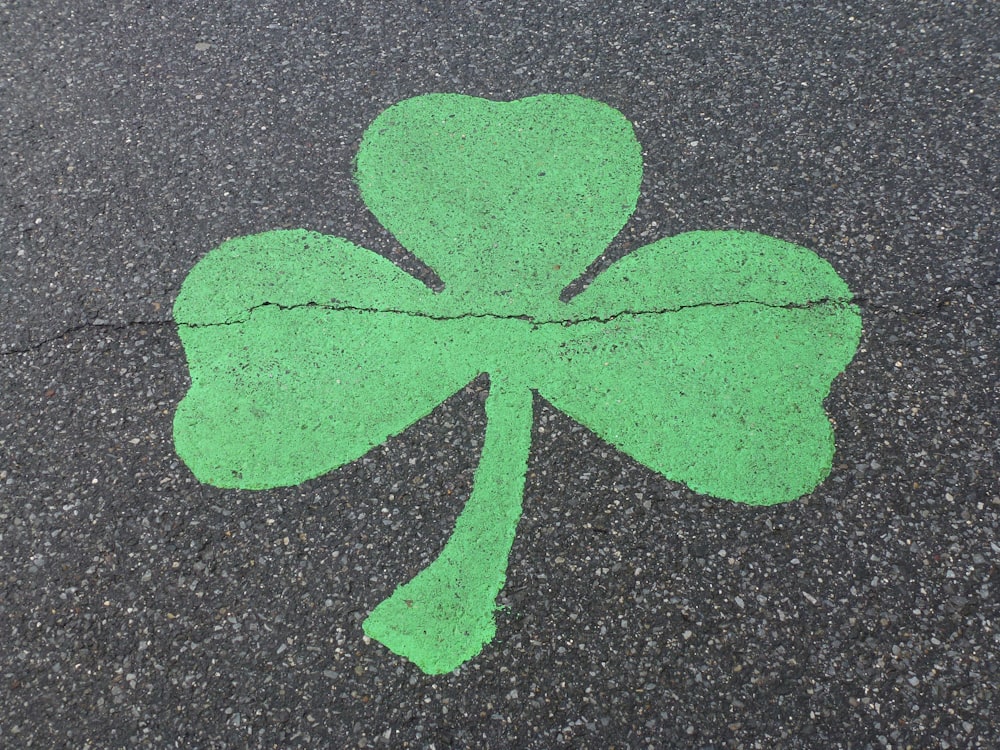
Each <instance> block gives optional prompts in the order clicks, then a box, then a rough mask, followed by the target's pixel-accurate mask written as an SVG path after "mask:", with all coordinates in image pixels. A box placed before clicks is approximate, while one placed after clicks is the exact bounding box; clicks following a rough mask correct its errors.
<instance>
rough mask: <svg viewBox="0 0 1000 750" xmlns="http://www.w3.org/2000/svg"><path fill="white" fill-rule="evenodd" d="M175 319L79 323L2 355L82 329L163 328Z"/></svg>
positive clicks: (28, 350) (22, 351)
mask: <svg viewBox="0 0 1000 750" xmlns="http://www.w3.org/2000/svg"><path fill="white" fill-rule="evenodd" d="M173 325H174V321H173V320H170V319H166V320H126V321H119V322H117V323H96V322H93V321H91V322H89V323H80V324H79V325H75V326H71V327H70V328H66V329H64V330H62V331H60V332H59V333H56V334H53V335H52V336H47V337H46V338H44V339H39V340H37V341H30V342H28V343H27V344H21V345H19V346H12V347H10V348H8V349H4V350H3V351H0V357H7V356H12V355H14V354H29V353H31V352H37V351H38V350H39V349H41V348H42V347H43V346H46V345H48V344H53V343H55V342H56V341H60V340H62V339H67V338H69V337H70V336H72V335H73V334H76V333H80V332H82V331H90V330H93V329H95V328H96V329H98V330H113V331H123V330H125V329H126V328H139V327H141V326H146V327H148V328H163V327H164V326H173Z"/></svg>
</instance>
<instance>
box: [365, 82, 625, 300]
mask: <svg viewBox="0 0 1000 750" xmlns="http://www.w3.org/2000/svg"><path fill="white" fill-rule="evenodd" d="M357 178H358V186H359V187H360V189H361V195H362V197H363V198H364V200H365V203H366V204H367V205H368V207H369V208H370V209H371V211H372V213H374V214H375V216H377V217H378V219H379V221H381V222H382V224H383V225H384V226H385V227H387V228H388V229H389V231H391V232H392V233H393V234H394V235H395V236H396V237H397V238H398V239H399V241H400V242H401V243H402V244H403V246H405V247H406V248H408V249H409V250H411V251H412V252H413V253H414V254H416V255H417V256H418V257H419V258H420V259H421V260H423V261H424V262H425V263H427V264H428V265H430V266H431V268H433V269H434V270H435V271H436V272H437V273H438V275H439V276H440V277H441V279H442V280H443V281H444V283H445V294H446V295H447V296H452V295H453V296H455V297H457V298H460V299H461V300H462V302H463V304H464V307H465V309H467V310H475V311H476V312H477V313H479V314H483V313H490V312H496V313H497V314H501V315H522V314H523V315H535V316H539V315H541V316H542V317H544V316H545V313H544V311H543V308H546V309H547V308H548V307H550V306H551V304H552V303H554V302H555V301H556V300H557V298H558V296H559V292H560V291H561V290H562V289H563V287H565V286H566V285H567V284H569V283H570V282H571V281H573V280H574V279H575V278H576V277H577V276H579V275H580V274H581V273H582V272H583V270H584V269H585V268H586V267H587V265H588V264H589V263H590V262H591V261H592V260H593V259H594V258H595V257H597V256H598V255H599V254H600V253H601V252H602V251H603V250H604V248H605V247H606V246H607V245H608V243H609V242H611V240H612V239H613V238H614V236H615V235H616V234H617V233H618V231H619V230H620V229H621V228H622V226H624V224H625V222H626V221H627V220H628V217H629V216H630V215H631V213H632V212H633V211H634V210H635V204H636V200H637V198H638V195H639V183H640V181H641V179H642V154H641V151H640V148H639V144H638V142H637V141H636V139H635V134H634V133H633V131H632V125H631V123H629V121H628V120H626V119H625V118H624V117H623V116H622V115H621V113H620V112H618V111H617V110H614V109H612V108H611V107H609V106H607V105H606V104H601V103H600V102H595V101H593V100H591V99H584V98H581V97H578V96H554V95H544V96H533V97H530V98H527V99H520V100H518V101H513V102H493V101H488V100H486V99H478V98H475V97H471V96H459V95H456V94H431V95H428V96H418V97H415V98H413V99H407V100H405V101H402V102H400V103H398V104H395V105H393V106H392V107H389V109H387V110H386V111H385V112H383V113H382V114H381V115H379V116H378V117H377V118H376V119H375V121H374V122H373V123H372V124H371V126H370V127H369V128H368V130H367V131H365V135H364V139H363V140H362V143H361V149H360V151H359V153H358V161H357Z"/></svg>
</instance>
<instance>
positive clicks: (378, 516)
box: [0, 0, 1000, 748]
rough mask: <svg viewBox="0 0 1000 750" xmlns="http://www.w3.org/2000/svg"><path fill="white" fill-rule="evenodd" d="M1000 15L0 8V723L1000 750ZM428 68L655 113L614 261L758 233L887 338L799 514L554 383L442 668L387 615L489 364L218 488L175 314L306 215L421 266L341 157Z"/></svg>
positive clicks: (154, 730)
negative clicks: (339, 451)
mask: <svg viewBox="0 0 1000 750" xmlns="http://www.w3.org/2000/svg"><path fill="white" fill-rule="evenodd" d="M668 5H669V6H672V7H668ZM998 40H1000V5H998V4H996V3H995V2H990V1H984V2H976V1H975V0H972V1H970V2H960V3H949V2H944V1H943V0H942V1H939V2H932V1H930V0H928V1H926V2H920V1H916V0H909V1H907V0H900V2H895V3H849V2H832V1H831V0H822V1H821V2H810V3H804V2H803V3H798V2H770V1H767V0H765V1H763V2H749V1H746V2H721V3H709V2H704V3H691V2H686V3H670V4H667V3H660V2H619V3H603V2H602V3H583V2H569V3H545V2H531V3H523V2H474V1H472V2H462V3H438V2H426V3H419V4H418V3H410V2H385V3H378V2H343V3H334V2H328V3H323V2H317V1H312V2H307V1H305V0H294V1H293V0H282V1H281V2H258V3H244V2H240V1H239V0H233V1H232V2H208V1H207V0H206V1H205V2H178V3H170V4H161V3H137V2H131V1H130V0H119V1H118V2H106V3H103V2H96V0H73V1H72V2H66V1H62V2H57V1H55V0H50V1H45V0H37V1H30V2H17V1H16V0H8V1H3V0H0V644H2V649H0V746H2V747H11V748H19V747H26V748H63V747H66V748H121V747H154V748H162V747H184V748H192V747H198V748H230V747H234V748H235V747H254V748H258V747H259V748H292V747H317V748H323V747H376V746H381V747H421V748H423V747H434V748H445V747H477V748H483V747H489V748H508V747H518V748H521V747H523V748H551V747H578V748H608V747H616V748H646V747H653V748H663V747H676V748H688V747H690V748H772V747H782V748H786V747H787V748H814V747H816V748H820V747H822V748H867V747H875V748H882V747H885V748H889V747H891V748H908V747H909V748H925V747H941V748H947V747H951V748H995V747H997V746H998V745H1000V719H998V718H997V717H998V697H997V692H998V690H1000V666H998V665H1000V659H998V657H1000V634H998V630H997V628H998V626H1000V622H998V617H1000V569H998V563H997V559H998V552H1000V487H998V475H1000V469H998V465H997V464H998V423H1000V413H998V412H1000V406H998V395H1000V394H998V367H997V362H998V349H1000V347H998V339H1000V336H998V327H1000V323H998V316H997V309H998V300H1000V292H998V282H1000V269H998V261H1000V185H998V176H997V175H998V166H1000V165H998V156H997V155H998V144H1000V120H998V103H1000V96H998V94H1000V85H998V80H1000V41H998ZM439 91H444V92H457V93H464V94H472V95H478V96H485V97H489V98H493V99H516V98H520V97H523V96H529V95H533V94H540V93H575V94H581V95H584V96H587V97H591V98H594V99H598V100H601V101H604V102H607V103H608V104H610V105H612V106H613V107H615V108H617V109H619V110H620V111H622V112H623V113H624V114H625V115H626V116H627V117H628V118H629V119H630V120H632V121H633V123H634V124H635V128H636V133H637V135H638V138H639V140H640V142H641V143H642V145H643V148H644V159H645V177H644V181H643V186H642V191H643V192H642V198H641V199H640V204H639V210H638V211H637V213H636V215H635V216H634V217H633V219H632V220H631V221H630V223H629V224H628V225H627V226H626V228H625V229H624V230H623V232H622V234H621V235H620V236H619V238H618V239H617V240H616V242H615V243H614V245H612V247H611V248H609V250H608V252H607V253H606V255H605V256H604V258H603V260H602V261H601V262H599V263H598V264H596V265H595V267H594V268H593V271H594V272H597V271H599V270H601V268H603V267H605V266H606V265H608V264H609V263H610V262H612V261H613V260H614V259H615V258H617V257H619V256H621V255H622V254H624V253H627V252H628V251H629V250H631V249H634V248H635V247H638V246H640V245H642V244H644V243H646V242H649V241H652V240H654V239H657V238H660V237H664V236H668V235H672V234H676V233H679V232H683V231H688V230H696V229H727V228H739V229H749V230H753V231H758V232H763V233H765V234H768V235H772V236H775V237H780V238H782V239H785V240H789V241H792V242H795V243H798V244H801V245H804V246H806V247H809V248H811V249H813V250H815V251H816V252H817V253H819V254H820V255H821V256H822V257H824V258H826V259H827V260H828V261H830V263H831V264H833V266H834V268H835V269H836V270H837V272H838V273H839V274H840V275H841V276H842V277H843V278H844V279H845V280H846V281H847V283H848V285H849V286H850V288H851V289H852V290H853V291H854V292H855V294H856V295H857V298H858V300H859V303H860V305H861V309H862V315H863V319H864V335H863V339H862V342H861V347H860V349H859V351H858V354H857V356H856V358H855V360H854V362H853V363H852V364H851V365H850V366H849V367H848V369H847V370H846V372H845V373H844V374H843V375H842V376H840V377H839V378H838V379H837V380H836V381H835V383H834V387H833V390H832V393H831V395H830V397H829V399H828V400H827V402H826V408H827V411H828V413H829V415H830V417H831V419H832V420H833V422H834V424H835V427H836V434H837V454H836V457H835V459H834V468H833V472H832V473H831V475H830V477H829V478H828V479H827V480H826V481H825V482H824V483H823V484H822V485H820V487H819V488H817V490H816V491H815V492H813V493H812V494H811V495H809V496H807V497H805V498H803V499H801V500H799V501H796V502H792V503H789V504H786V505H781V506H775V507H771V508H750V507H746V506H738V505H735V504H731V503H728V502H725V501H720V500H715V499H712V498H709V497H705V496H700V495H697V494H695V493H693V492H691V491H690V490H687V489H686V488H684V487H682V486H680V485H676V484H672V483H670V482H668V481H667V480H665V479H663V478H661V477H659V476H658V475H656V474H654V473H652V472H650V471H649V470H648V469H645V468H643V467H642V466H641V465H639V464H637V463H635V462H634V461H631V460H630V459H628V458H626V457H624V456H622V455H621V454H619V453H617V452H616V451H615V450H614V449H612V448H610V447H609V446H608V445H607V444H605V443H602V442H601V441H600V440H599V439H598V438H596V437H595V436H594V435H593V434H591V433H589V432H588V431H587V430H585V429H583V428H581V427H580V426H579V425H576V424H575V423H573V422H572V421H571V420H569V419H568V418H567V417H565V416H563V415H561V414H560V413H559V412H557V411H556V410H555V409H553V408H552V407H550V406H549V405H547V404H546V403H545V402H544V401H542V400H541V399H537V400H536V419H535V427H534V429H535V434H534V443H533V450H532V456H531V461H530V465H529V474H528V480H527V488H526V492H525V511H524V516H523V518H522V520H521V524H520V526H519V529H518V534H517V539H516V541H515V544H514V548H513V551H512V554H511V560H510V568H509V576H508V583H507V586H506V588H505V589H504V591H503V593H502V594H501V597H500V602H501V603H502V604H504V605H505V607H506V608H505V609H504V610H503V611H502V612H501V613H500V614H499V616H498V633H497V637H496V640H495V641H494V643H493V644H491V645H489V646H487V648H486V649H485V650H484V651H483V653H482V654H481V655H480V656H478V657H477V658H475V659H473V660H472V661H470V662H468V663H466V664H465V665H464V666H463V667H462V668H461V669H459V670H458V671H457V672H455V673H452V674H448V675H444V676H439V677H429V676H426V675H424V674H422V673H421V672H420V671H419V670H417V669H416V668H414V667H413V666H412V665H411V664H409V663H408V662H406V661H404V660H402V659H399V658H397V657H395V656H393V655H392V654H390V653H389V652H388V651H386V650H385V649H384V648H383V647H382V646H380V645H379V644H378V643H375V642H372V641H368V640H366V639H364V637H363V633H362V631H361V622H362V621H363V619H364V618H365V616H366V615H367V613H368V612H369V611H370V610H371V609H372V608H373V607H374V606H375V605H376V604H377V603H378V602H380V601H381V600H382V599H384V598H385V597H386V596H387V595H388V594H389V593H390V592H391V591H392V589H393V588H394V586H395V585H396V584H397V583H400V582H401V581H404V580H406V579H407V578H409V577H410V576H412V575H413V574H414V573H415V572H416V571H417V570H419V569H420V568H421V567H423V566H424V565H426V564H427V563H428V562H430V560H431V559H433V557H434V555H435V553H436V551H437V550H438V549H440V546H441V545H442V544H443V542H444V540H445V538H446V536H447V533H448V532H449V531H450V529H451V527H452V524H453V522H454V518H455V516H456V514H457V513H458V511H459V510H460V507H461V503H462V500H463V498H464V497H466V496H467V494H468V492H469V489H470V487H471V481H472V472H473V470H474V467H475V463H476V460H477V457H478V450H479V447H480V446H481V444H482V435H483V428H484V421H485V418H484V414H483V399H484V396H485V393H486V389H487V383H486V381H485V380H479V381H476V382H475V383H473V384H472V385H471V386H470V387H468V388H467V389H465V390H463V391H462V392H460V393H459V394H457V395H456V396H455V397H453V398H452V399H450V400H449V401H447V402H445V403H444V404H443V405H442V406H441V407H439V408H438V409H436V410H435V411H434V412H433V413H432V414H431V415H430V416H429V417H428V418H427V419H425V420H422V421H421V422H419V423H418V424H416V425H415V426H414V427H412V428H411V429H410V430H408V431H407V432H405V433H404V434H403V435H401V436H399V437H397V438H393V439H391V440H390V441H389V442H388V443H387V444H385V445H383V446H381V447H379V448H377V449H375V450H374V451H372V452H371V453H370V454H369V455H367V456H366V457H365V458H363V459H360V460H359V461H357V462H355V463H353V464H351V465H349V466H347V467H345V468H343V469H340V470H338V471H335V472H332V473H331V474H328V475H326V476H323V477H321V478H319V479H316V480H313V481H310V482H307V483H306V484H304V485H301V486H298V487H293V488H287V489H279V490H271V491H265V492H250V491H239V490H219V489H215V488H213V487H209V486H206V485H202V484H199V483H198V481H197V480H196V479H195V478H194V477H193V476H192V475H191V474H190V472H189V471H188V469H187V468H186V467H185V466H184V464H183V463H182V462H181V461H180V459H179V458H178V457H177V455H176V454H175V452H174V450H173V440H172V435H171V419H172V415H173V411H174V409H175V408H176V405H177V403H178V401H179V400H180V399H181V398H182V396H183V395H184V393H185V391H186V389H187V387H188V384H189V381H188V373H187V367H186V364H185V361H184V356H183V352H182V349H181V347H180V341H179V339H178V336H177V330H176V326H175V325H174V324H173V322H172V320H171V317H170V310H171V305H172V302H173V299H174V297H175V296H176V293H177V290H178V288H179V286H180V284H181V282H182V281H183V279H184V277H185V275H186V274H187V272H188V271H189V270H190V269H191V267H192V266H193V265H194V263H195V262H196V261H197V260H198V259H199V258H200V257H202V256H203V255H204V254H205V253H206V252H208V251H209V250H210V249H212V248H213V247H216V246H217V245H218V244H219V243H220V242H222V241H223V240H225V239H227V238H229V237H233V236H240V235H246V234H251V233H253V232H258V231H263V230H265V229H271V228H278V227H289V228H291V227H305V228H308V229H314V230H318V231H322V232H327V233H331V234H337V235H339V236H343V237H346V238H348V239H350V240H352V241H353V242H356V243H358V244H360V245H364V246H365V247H369V248H371V249H374V250H376V251H378V252H380V253H382V254H384V255H386V256H388V257H390V258H392V259H393V260H395V261H397V262H398V263H399V264H400V265H402V266H403V267H405V268H407V269H409V270H411V271H413V272H415V273H417V274H418V275H421V274H423V276H424V277H425V278H426V276H427V272H426V270H425V269H421V267H420V266H419V264H417V263H416V262H414V261H413V260H411V259H409V258H408V257H407V256H406V253H405V251H403V250H402V249H401V248H400V247H399V246H398V245H397V244H396V243H395V241H394V239H393V238H392V237H391V236H390V235H389V234H388V233H387V232H386V231H385V230H384V229H382V228H381V227H380V226H379V224H378V223H377V221H376V220H375V219H374V218H373V217H372V216H371V215H370V214H368V213H367V212H366V210H365V208H364V206H363V204H362V202H361V199H360V197H359V195H358V192H357V189H356V186H355V185H354V184H353V182H352V177H351V171H352V159H353V157H354V155H355V153H356V150H357V145H358V141H359V139H360V136H361V134H362V132H363V130H364V128H365V127H366V126H367V124H368V123H370V122H371V121H372V120H373V119H374V118H375V116H376V115H378V113H379V112H381V111H382V110H384V109H385V108H386V107H388V106H389V105H391V104H393V103H394V102H396V101H399V100H401V99H405V98H407V97H410V96H414V95H417V94H421V93H427V92H439ZM390 494H391V495H393V497H394V498H395V500H394V501H390V500H389V499H388V498H389V495H390Z"/></svg>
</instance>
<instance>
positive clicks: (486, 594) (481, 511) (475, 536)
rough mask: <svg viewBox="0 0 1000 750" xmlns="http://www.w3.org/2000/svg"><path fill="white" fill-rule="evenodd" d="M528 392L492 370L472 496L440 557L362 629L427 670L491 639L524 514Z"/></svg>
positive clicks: (460, 658)
mask: <svg viewBox="0 0 1000 750" xmlns="http://www.w3.org/2000/svg"><path fill="white" fill-rule="evenodd" d="M532 419H533V412H532V393H531V391H530V390H529V389H528V387H527V386H525V385H522V384H520V383H510V382H508V381H506V380H504V379H502V378H500V377H496V376H491V380H490V393H489V397H488V398H487V400H486V438H485V441H484V443H483V452H482V455H481V456H480V459H479V466H478V467H477V468H476V475H475V479H474V481H473V487H472V495H471V496H470V497H469V500H468V502H467V503H466V504H465V508H464V509H463V510H462V513H461V514H460V515H459V516H458V518H457V519H456V521H455V530H454V531H453V532H452V535H451V538H450V539H449V540H448V542H447V544H445V546H444V549H443V550H441V554H440V555H438V557H437V559H436V560H435V561H434V562H432V563H431V564H430V565H428V566H427V567H426V568H425V569H424V570H422V571H421V572H420V573H418V574H417V576H416V577H415V578H413V580H411V581H410V582H409V583H405V584H403V585H402V586H400V587H399V588H397V589H396V591H395V592H394V593H393V595H392V596H390V597H389V598H388V599H386V600H385V601H383V602H382V603H381V604H379V605H378V606H377V607H376V608H375V609H374V610H373V611H372V613H371V614H370V615H369V616H368V619H367V620H365V622H364V626H363V627H364V631H365V633H366V634H367V635H368V636H370V637H371V638H374V639H375V640H377V641H379V642H380V643H382V644H383V645H385V646H386V647H387V648H388V649H389V650H390V651H393V652H395V653H397V654H400V655H402V656H405V657H406V658H408V659H409V660H410V661H412V662H413V663H414V664H416V665H417V666H418V667H419V668H420V669H421V670H423V671H424V672H425V673H427V674H442V673H444V672H450V671H452V670H453V669H456V668H457V667H459V666H461V665H462V664H463V663H464V662H466V661H468V660H469V659H471V658H472V657H473V656H475V655H476V654H478V653H479V652H480V651H482V649H483V646H484V645H485V644H486V643H489V642H490V641H491V640H493V636H494V635H496V625H495V623H494V621H493V613H494V611H495V609H496V597H497V594H498V593H500V589H501V588H503V585H504V582H505V581H506V576H507V558H508V556H509V555H510V548H511V546H512V545H513V543H514V532H515V530H516V528H517V522H518V520H519V519H520V517H521V500H522V496H523V493H524V477H525V473H526V471H527V464H528V452H529V450H530V448H531V423H532Z"/></svg>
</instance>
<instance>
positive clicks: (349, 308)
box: [177, 297, 860, 328]
mask: <svg viewBox="0 0 1000 750" xmlns="http://www.w3.org/2000/svg"><path fill="white" fill-rule="evenodd" d="M859 301H860V300H859V299H858V298H856V297H855V298H843V299H841V298H836V297H823V298H821V299H816V300H808V301H806V302H787V303H784V304H774V303H770V302H761V301H760V300H753V299H745V300H731V301H729V302H696V303H693V304H690V305H677V306H676V307H662V308H656V309H653V310H622V311H621V312H617V313H615V314H614V315H609V316H607V317H601V316H597V315H595V316H590V317H586V318H558V319H554V320H537V319H535V318H532V317H531V316H530V315H500V314H498V313H471V312H470V313H462V314H460V315H434V314H432V313H426V312H420V311H418V310H400V309H396V308H377V307H358V306H354V305H332V304H323V303H320V302H303V303H300V304H295V305H282V304H281V303H279V302H261V303H260V304H259V305H254V306H253V307H250V308H248V309H247V311H246V312H247V314H246V317H242V318H230V319H229V320H225V321H219V322H215V323H178V324H177V325H178V326H179V327H183V328H212V327H217V326H231V325H242V324H244V323H246V322H247V321H249V320H250V318H251V317H252V316H253V314H254V313H255V312H256V311H257V310H261V309H263V308H267V307H275V308H277V309H278V310H307V309H316V310H329V311H333V312H357V313H368V314H372V315H408V316H410V317H414V318H425V319H427V320H440V321H452V320H469V319H475V318H485V319H491V320H521V321H524V322H526V323H530V324H531V325H533V326H545V325H559V326H573V325H578V324H580V323H612V322H614V321H615V320H620V319H622V318H635V317H641V316H646V315H669V314H672V313H679V312H684V311H686V310H696V309H699V308H705V307H735V306H737V305H757V306H760V307H766V308H770V309H773V310H809V309H813V308H816V307H822V306H825V305H831V306H845V305H852V304H858V303H859Z"/></svg>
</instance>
